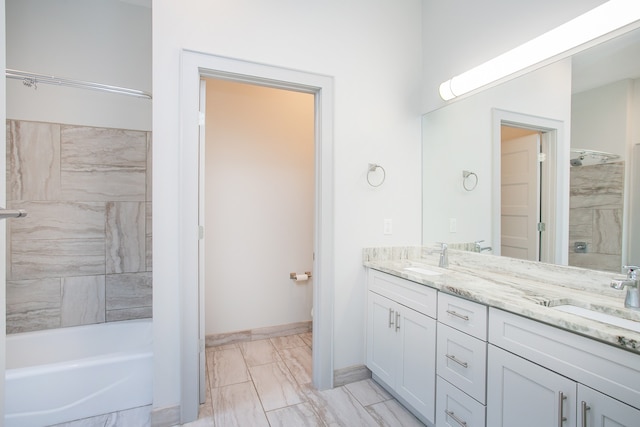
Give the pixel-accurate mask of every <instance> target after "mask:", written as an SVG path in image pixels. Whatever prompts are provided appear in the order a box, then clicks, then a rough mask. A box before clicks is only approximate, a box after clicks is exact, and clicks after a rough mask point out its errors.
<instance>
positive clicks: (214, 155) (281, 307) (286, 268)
mask: <svg viewBox="0 0 640 427" xmlns="http://www.w3.org/2000/svg"><path fill="white" fill-rule="evenodd" d="M203 85H205V86H206V87H205V88H204V90H203V91H202V92H201V93H203V95H204V96H205V97H206V99H205V100H201V105H204V106H205V108H204V110H202V111H204V115H205V121H204V122H205V125H204V129H203V130H202V132H201V135H202V134H204V139H205V144H204V153H201V156H202V155H204V170H203V171H202V172H201V174H202V175H203V176H201V180H202V182H203V185H204V189H202V190H201V192H200V193H201V200H200V202H201V204H204V212H203V218H202V220H201V223H200V224H201V226H203V227H204V229H205V233H204V247H203V248H202V249H203V250H204V253H203V254H201V263H202V264H204V265H203V266H201V273H202V276H201V277H200V281H201V286H204V299H205V304H204V305H205V309H204V311H205V313H204V333H205V341H206V346H209V345H212V346H213V345H220V344H223V343H224V344H226V343H229V342H235V341H248V340H256V339H258V338H260V339H265V338H274V337H276V336H280V335H291V334H296V333H301V332H306V331H307V330H308V328H309V327H310V324H311V321H312V318H311V315H312V302H313V301H312V290H313V273H312V270H313V226H314V224H313V221H314V212H313V209H314V178H315V173H314V142H315V141H314V118H315V111H314V108H315V105H314V95H313V94H310V93H307V92H299V91H292V90H285V89H280V88H272V87H267V86H262V85H260V86H258V85H254V84H249V83H244V82H234V81H229V80H222V79H210V78H207V79H203ZM203 101H204V102H203ZM305 272H310V273H311V275H310V277H307V279H304V278H302V277H300V278H299V279H298V280H295V279H291V277H290V274H291V273H294V274H302V273H305ZM298 277H299V276H298ZM284 362H285V364H286V363H287V361H286V360H285V361H284ZM204 383H205V381H204V380H203V381H202V384H203V385H204ZM205 394H206V393H205V390H203V388H202V387H201V396H200V400H201V402H203V401H204V399H205V397H206V396H205Z"/></svg>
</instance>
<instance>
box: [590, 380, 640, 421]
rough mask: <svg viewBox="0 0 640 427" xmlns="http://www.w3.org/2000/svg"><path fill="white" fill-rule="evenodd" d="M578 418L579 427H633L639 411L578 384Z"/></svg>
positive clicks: (638, 416) (639, 414) (639, 417)
mask: <svg viewBox="0 0 640 427" xmlns="http://www.w3.org/2000/svg"><path fill="white" fill-rule="evenodd" d="M578 418H579V419H580V422H581V424H579V425H580V426H581V427H634V426H637V425H638V424H640V410H638V409H636V408H633V407H631V406H629V405H626V404H624V403H622V402H620V401H619V400H615V399H613V398H611V397H609V396H607V395H604V394H602V393H600V392H598V391H595V390H593V389H591V388H589V387H586V386H584V385H582V384H578Z"/></svg>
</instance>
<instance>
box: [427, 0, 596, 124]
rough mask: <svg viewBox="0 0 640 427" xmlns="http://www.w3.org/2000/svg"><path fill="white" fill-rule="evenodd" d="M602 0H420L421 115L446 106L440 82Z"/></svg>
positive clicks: (551, 27) (579, 13) (537, 34)
mask: <svg viewBox="0 0 640 427" xmlns="http://www.w3.org/2000/svg"><path fill="white" fill-rule="evenodd" d="M605 1H606V0H563V1H556V0H538V1H535V2H534V1H510V0H485V1H482V2H479V1H475V2H474V1H468V0H448V1H441V0H424V7H423V9H422V13H423V32H422V40H423V43H422V52H423V57H422V58H423V61H424V62H423V67H424V70H425V72H424V74H423V76H424V84H423V111H424V112H427V111H432V110H434V109H436V108H438V107H440V106H442V105H445V104H446V103H445V101H443V100H442V99H441V98H440V96H439V94H438V88H439V86H440V83H442V82H444V81H446V80H448V79H450V78H451V77H453V76H456V75H458V74H460V73H463V72H465V71H467V70H469V69H471V68H473V67H475V66H477V65H480V64H482V63H484V62H486V61H488V60H490V59H491V58H493V57H495V56H498V55H500V54H502V53H504V52H507V51H508V50H510V49H513V48H514V47H517V46H519V45H521V44H523V43H525V42H526V41H528V40H530V39H532V38H534V37H536V36H539V35H540V34H542V33H544V32H546V31H549V30H551V29H553V28H555V27H557V26H559V25H561V24H563V23H565V22H567V21H569V20H571V19H573V18H575V17H577V16H579V15H581V14H583V13H585V12H587V11H588V10H591V9H593V8H594V7H596V6H599V5H600V4H602V3H605Z"/></svg>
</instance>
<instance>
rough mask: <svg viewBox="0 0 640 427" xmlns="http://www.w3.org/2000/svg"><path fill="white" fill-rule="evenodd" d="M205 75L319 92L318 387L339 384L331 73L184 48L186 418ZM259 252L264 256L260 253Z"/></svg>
mask: <svg viewBox="0 0 640 427" xmlns="http://www.w3.org/2000/svg"><path fill="white" fill-rule="evenodd" d="M201 77H212V78H218V79H227V80H233V81H242V82H248V83H252V84H261V85H265V86H269V87H277V88H283V89H289V90H297V91H301V92H306V93H313V94H314V95H315V103H316V106H315V111H316V129H315V132H316V136H315V141H316V146H315V170H316V180H315V182H316V186H315V234H314V253H315V260H314V269H313V271H314V287H313V292H314V298H313V312H314V322H313V385H314V386H315V387H316V388H317V389H320V390H323V389H328V388H332V387H333V317H334V316H333V291H334V260H333V257H334V253H333V252H334V249H333V247H334V240H333V229H334V225H333V78H331V77H329V76H324V75H318V74H311V73H307V72H303V71H297V70H291V69H286V68H279V67H273V66H270V65H265V64H258V63H254V62H246V61H241V60H236V59H232V58H225V57H220V56H215V55H210V54H206V53H200V52H194V51H189V50H183V51H182V55H181V76H180V183H179V189H180V196H179V203H180V206H181V209H180V218H179V223H180V230H179V231H180V242H179V245H180V248H179V250H180V259H179V280H180V294H181V301H180V304H181V305H180V312H181V325H180V331H181V342H180V344H181V350H180V351H181V353H180V354H181V363H180V365H181V372H180V381H181V386H180V391H181V393H180V396H181V420H182V422H188V421H192V420H195V419H196V418H197V416H198V406H199V405H198V390H199V384H198V382H199V381H198V377H199V364H198V349H199V327H198V325H199V323H200V318H199V317H200V316H201V315H202V314H201V313H200V310H198V300H199V287H198V226H199V223H198V198H199V197H198V182H199V172H198V155H199V147H198V133H199V129H198V118H199V117H198V105H199V94H200V90H199V85H200V78H201ZM256 256H260V255H259V254H256Z"/></svg>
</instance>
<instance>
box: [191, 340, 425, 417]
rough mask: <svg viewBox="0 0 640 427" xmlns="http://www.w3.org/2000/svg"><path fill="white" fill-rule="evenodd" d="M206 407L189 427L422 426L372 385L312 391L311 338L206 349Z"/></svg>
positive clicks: (253, 342) (370, 381) (370, 382)
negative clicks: (207, 385) (207, 384)
mask: <svg viewBox="0 0 640 427" xmlns="http://www.w3.org/2000/svg"><path fill="white" fill-rule="evenodd" d="M207 381H208V383H209V387H208V390H207V401H206V402H205V403H204V404H203V405H201V406H200V414H199V417H198V420H197V421H194V422H191V423H187V424H183V426H187V427H204V426H206V427H234V426H241V427H246V426H251V427H260V426H266V427H269V426H270V427H276V426H278V427H302V426H322V427H324V426H327V427H328V426H349V427H352V426H393V427H397V426H403V427H404V426H407V427H412V426H423V424H422V423H421V422H420V421H419V420H418V419H416V418H415V417H414V416H413V415H412V414H411V413H409V412H408V411H407V410H406V409H405V408H404V407H403V406H402V405H400V404H399V403H398V402H397V401H396V400H395V399H394V398H393V397H392V396H391V395H389V394H388V393H387V392H386V391H385V390H384V389H382V388H381V387H380V386H378V385H377V384H376V383H375V382H373V381H372V380H371V379H368V380H363V381H358V382H355V383H351V384H348V385H345V386H342V387H337V388H334V389H332V390H325V391H317V390H315V389H314V388H313V386H312V385H311V333H305V334H298V335H290V336H286V337H278V338H270V339H265V340H260V341H249V342H244V343H239V344H231V345H223V346H218V347H212V348H207Z"/></svg>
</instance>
